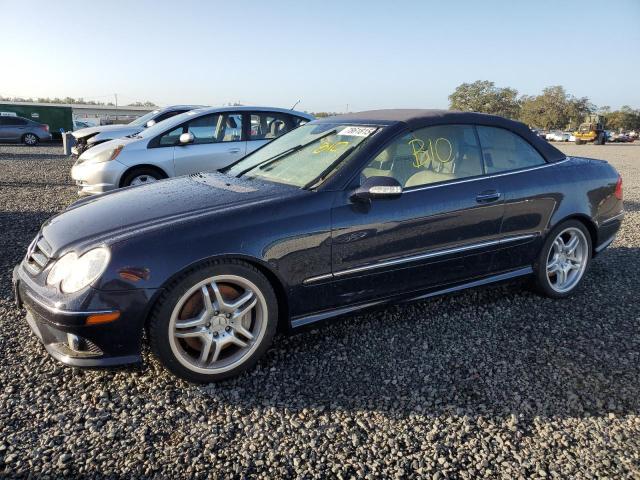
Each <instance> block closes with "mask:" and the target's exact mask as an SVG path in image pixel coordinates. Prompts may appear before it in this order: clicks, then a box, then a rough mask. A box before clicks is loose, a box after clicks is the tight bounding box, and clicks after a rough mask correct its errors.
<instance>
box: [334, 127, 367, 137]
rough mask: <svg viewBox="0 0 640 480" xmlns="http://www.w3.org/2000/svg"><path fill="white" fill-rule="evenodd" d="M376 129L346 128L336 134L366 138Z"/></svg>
mask: <svg viewBox="0 0 640 480" xmlns="http://www.w3.org/2000/svg"><path fill="white" fill-rule="evenodd" d="M375 130H376V127H353V126H352V127H346V128H343V129H342V130H340V131H339V132H338V135H344V136H348V137H368V136H369V135H371V134H372V133H373V132H375Z"/></svg>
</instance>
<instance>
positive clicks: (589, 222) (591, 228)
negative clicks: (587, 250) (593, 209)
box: [547, 213, 598, 258]
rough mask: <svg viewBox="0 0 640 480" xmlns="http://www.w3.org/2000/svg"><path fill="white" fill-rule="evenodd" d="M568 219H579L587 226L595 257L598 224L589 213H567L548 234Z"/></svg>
mask: <svg viewBox="0 0 640 480" xmlns="http://www.w3.org/2000/svg"><path fill="white" fill-rule="evenodd" d="M568 220H578V221H579V222H580V223H582V224H583V225H584V226H585V227H586V229H587V231H588V232H589V237H590V238H591V257H592V258H593V257H594V256H595V255H596V247H597V244H598V226H597V225H596V223H595V222H594V221H593V219H592V218H591V217H589V215H586V214H584V213H574V214H571V215H567V216H566V217H562V218H561V219H560V220H558V221H557V222H555V223H554V225H553V226H552V227H551V228H550V229H549V232H548V233H547V235H548V234H549V233H551V230H553V229H554V228H556V227H557V226H558V225H560V224H561V223H563V222H566V221H568Z"/></svg>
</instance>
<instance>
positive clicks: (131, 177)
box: [121, 167, 164, 187]
mask: <svg viewBox="0 0 640 480" xmlns="http://www.w3.org/2000/svg"><path fill="white" fill-rule="evenodd" d="M163 178H164V176H163V175H162V174H161V173H160V172H158V171H157V170H155V169H153V168H146V167H143V168H135V169H133V170H131V171H130V172H129V173H127V174H126V175H125V177H124V178H123V179H122V185H121V186H122V187H133V186H137V185H146V184H147V183H153V182H157V181H158V180H162V179H163Z"/></svg>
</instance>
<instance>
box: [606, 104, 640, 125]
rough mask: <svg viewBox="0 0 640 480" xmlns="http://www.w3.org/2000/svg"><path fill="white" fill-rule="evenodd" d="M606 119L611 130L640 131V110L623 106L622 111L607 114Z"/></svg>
mask: <svg viewBox="0 0 640 480" xmlns="http://www.w3.org/2000/svg"><path fill="white" fill-rule="evenodd" d="M605 118H606V122H607V123H606V125H607V128H608V129H610V130H638V129H640V110H637V109H636V110H634V109H632V108H631V107H630V106H629V105H623V106H622V107H620V110H615V111H613V112H609V113H607V114H606V115H605Z"/></svg>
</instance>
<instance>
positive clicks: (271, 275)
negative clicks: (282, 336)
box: [144, 254, 290, 332]
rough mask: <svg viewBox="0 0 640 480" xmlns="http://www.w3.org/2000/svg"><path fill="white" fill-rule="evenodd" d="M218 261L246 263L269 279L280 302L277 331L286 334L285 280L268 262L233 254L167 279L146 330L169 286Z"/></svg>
mask: <svg viewBox="0 0 640 480" xmlns="http://www.w3.org/2000/svg"><path fill="white" fill-rule="evenodd" d="M216 260H240V261H242V262H245V263H247V264H249V265H251V266H253V267H255V268H256V269H257V270H258V271H259V272H260V273H262V274H263V275H264V276H265V277H266V278H267V280H268V281H269V283H270V284H271V286H272V287H273V291H274V292H275V294H276V299H277V300H278V325H277V331H278V332H286V331H288V330H289V329H290V324H289V298H288V295H287V289H286V287H285V283H284V281H283V279H282V278H280V276H279V275H278V273H276V271H275V270H274V269H273V268H272V266H271V265H269V264H268V263H267V262H265V261H263V260H260V259H258V258H256V257H251V256H249V255H242V254H231V255H213V256H211V257H207V258H203V259H200V260H196V261H194V262H192V263H190V264H189V265H187V266H185V267H184V268H182V269H181V270H179V271H178V272H176V273H174V274H173V275H171V276H170V277H169V278H167V279H166V280H165V281H164V282H163V284H162V285H161V286H160V288H158V289H157V291H156V294H155V295H154V296H153V298H152V299H151V301H150V302H149V305H148V307H147V312H146V314H145V318H144V328H145V330H146V329H147V327H148V324H149V320H150V318H151V314H152V312H153V309H154V307H155V305H156V303H157V302H158V300H160V298H161V297H162V293H163V292H164V291H165V289H166V288H167V287H168V286H169V285H171V283H172V282H174V281H175V280H177V279H178V278H180V277H182V276H184V275H186V274H188V273H189V272H191V271H194V270H197V269H199V268H202V267H204V266H206V265H207V264H208V263H210V262H213V261H216Z"/></svg>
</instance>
